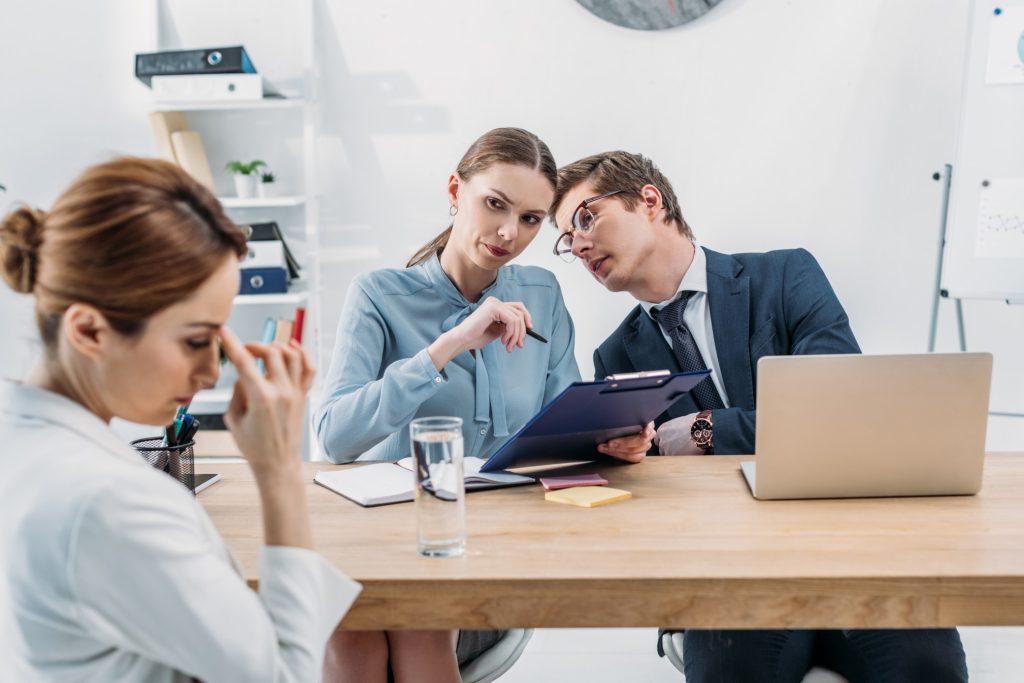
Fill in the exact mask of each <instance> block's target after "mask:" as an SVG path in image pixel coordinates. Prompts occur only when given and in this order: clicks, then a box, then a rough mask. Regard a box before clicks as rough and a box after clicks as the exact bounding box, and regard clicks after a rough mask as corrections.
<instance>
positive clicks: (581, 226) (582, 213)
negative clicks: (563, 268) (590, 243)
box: [552, 190, 623, 263]
mask: <svg viewBox="0 0 1024 683" xmlns="http://www.w3.org/2000/svg"><path fill="white" fill-rule="evenodd" d="M622 191H623V190H615V191H614V192H605V193H604V194H599V195H597V196H596V197H591V198H589V199H584V200H583V201H582V202H580V205H579V206H577V207H576V210H575V211H573V212H572V221H571V223H572V229H571V230H569V231H568V232H563V233H562V234H561V235H559V236H558V241H557V242H555V248H554V249H553V250H552V252H553V253H554V254H555V256H557V257H559V258H560V259H562V260H563V261H565V262H566V263H572V262H573V261H575V260H576V255H575V254H573V253H572V238H573V235H575V234H576V233H577V232H582V233H583V234H584V235H585V234H587V233H589V232H590V231H591V230H593V229H594V220H595V219H596V216H594V213H593V212H592V211H591V210H590V205H591V204H593V203H595V202H598V201H600V200H602V199H604V198H605V197H611V196H612V195H615V194H619V193H620V192H622Z"/></svg>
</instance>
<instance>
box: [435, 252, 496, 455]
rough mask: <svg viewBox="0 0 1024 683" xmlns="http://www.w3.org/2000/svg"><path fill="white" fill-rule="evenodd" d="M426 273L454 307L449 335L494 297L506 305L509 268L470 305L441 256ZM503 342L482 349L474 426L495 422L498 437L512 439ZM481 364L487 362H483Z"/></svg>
mask: <svg viewBox="0 0 1024 683" xmlns="http://www.w3.org/2000/svg"><path fill="white" fill-rule="evenodd" d="M423 270H424V272H425V273H426V274H427V277H428V278H429V279H430V284H431V285H433V288H434V290H435V291H436V292H437V293H438V294H439V295H441V297H442V298H444V299H445V300H446V301H447V302H448V303H449V304H450V305H451V314H450V315H449V316H448V317H447V318H445V319H444V322H442V323H441V330H442V331H444V332H447V331H448V330H450V329H452V328H454V327H455V326H457V325H458V324H459V323H461V322H462V321H463V320H465V319H466V317H467V316H468V315H470V314H471V313H472V312H473V311H475V310H476V309H477V308H479V306H480V303H481V302H483V301H485V300H486V299H487V297H489V296H493V297H496V298H498V299H501V300H502V301H504V296H503V295H504V291H505V282H506V280H507V276H506V274H505V268H498V275H497V277H495V279H494V282H492V283H491V284H490V285H488V286H487V288H486V289H484V291H483V293H481V295H480V301H478V302H477V303H470V302H469V301H467V300H466V297H464V296H462V293H461V292H460V291H459V290H458V288H457V287H456V286H455V284H454V283H453V282H452V281H451V280H450V279H449V278H448V275H446V274H445V272H444V269H443V268H442V267H441V259H440V254H439V253H436V254H434V255H433V256H431V257H430V258H428V259H427V260H426V261H424V263H423ZM499 349H500V340H497V339H495V340H494V341H493V342H491V343H490V344H488V345H487V346H485V347H483V348H482V349H480V351H479V352H478V357H477V358H476V359H475V361H476V362H475V381H474V385H475V390H476V397H475V398H476V401H475V403H476V411H475V415H474V418H473V421H474V422H478V423H483V424H486V423H487V422H492V423H493V425H494V436H496V437H498V436H508V434H509V432H508V414H507V411H506V406H505V391H504V386H503V384H502V381H501V373H500V372H499V370H498V352H499ZM481 360H482V361H483V362H481Z"/></svg>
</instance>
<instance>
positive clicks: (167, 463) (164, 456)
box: [132, 437, 196, 494]
mask: <svg viewBox="0 0 1024 683" xmlns="http://www.w3.org/2000/svg"><path fill="white" fill-rule="evenodd" d="M195 445H196V442H195V441H189V442H188V443H183V444H181V445H180V446H165V445H164V441H163V438H162V437H156V438H149V439H136V440H135V441H132V446H134V447H135V450H137V451H138V452H139V455H141V456H142V457H143V458H144V459H145V460H146V462H148V463H149V464H150V465H152V466H153V467H155V468H156V469H158V470H160V471H161V472H166V473H167V474H169V475H171V476H172V477H174V478H175V479H177V480H178V481H180V482H181V483H182V484H183V485H184V486H185V488H187V489H188V490H189V491H191V492H192V493H193V494H195V491H196V471H195V467H194V460H195V455H194V454H193V452H192V449H193V447H195Z"/></svg>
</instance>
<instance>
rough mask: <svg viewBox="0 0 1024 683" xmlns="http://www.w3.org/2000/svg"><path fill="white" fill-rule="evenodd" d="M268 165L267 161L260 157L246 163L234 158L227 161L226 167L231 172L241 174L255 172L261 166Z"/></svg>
mask: <svg viewBox="0 0 1024 683" xmlns="http://www.w3.org/2000/svg"><path fill="white" fill-rule="evenodd" d="M266 166H267V162H265V161H262V160H260V159H255V160H253V161H250V162H248V163H246V162H244V161H236V160H232V161H229V162H228V163H226V164H225V165H224V168H225V169H226V170H228V171H230V172H231V173H239V174H241V175H249V174H251V173H255V172H256V171H257V170H259V169H260V168H261V167H262V168H266Z"/></svg>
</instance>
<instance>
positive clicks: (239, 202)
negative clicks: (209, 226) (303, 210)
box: [217, 196, 306, 209]
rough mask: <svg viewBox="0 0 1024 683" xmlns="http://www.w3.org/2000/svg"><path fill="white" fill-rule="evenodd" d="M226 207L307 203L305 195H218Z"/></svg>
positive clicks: (265, 206) (252, 207)
mask: <svg viewBox="0 0 1024 683" xmlns="http://www.w3.org/2000/svg"><path fill="white" fill-rule="evenodd" d="M217 199H219V200H220V203H221V206H223V207H224V208H225V209H273V208H285V207H291V206H302V205H303V204H305V203H306V197H305V196H290V197H250V198H245V199H242V198H241V197H218V198H217Z"/></svg>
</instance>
